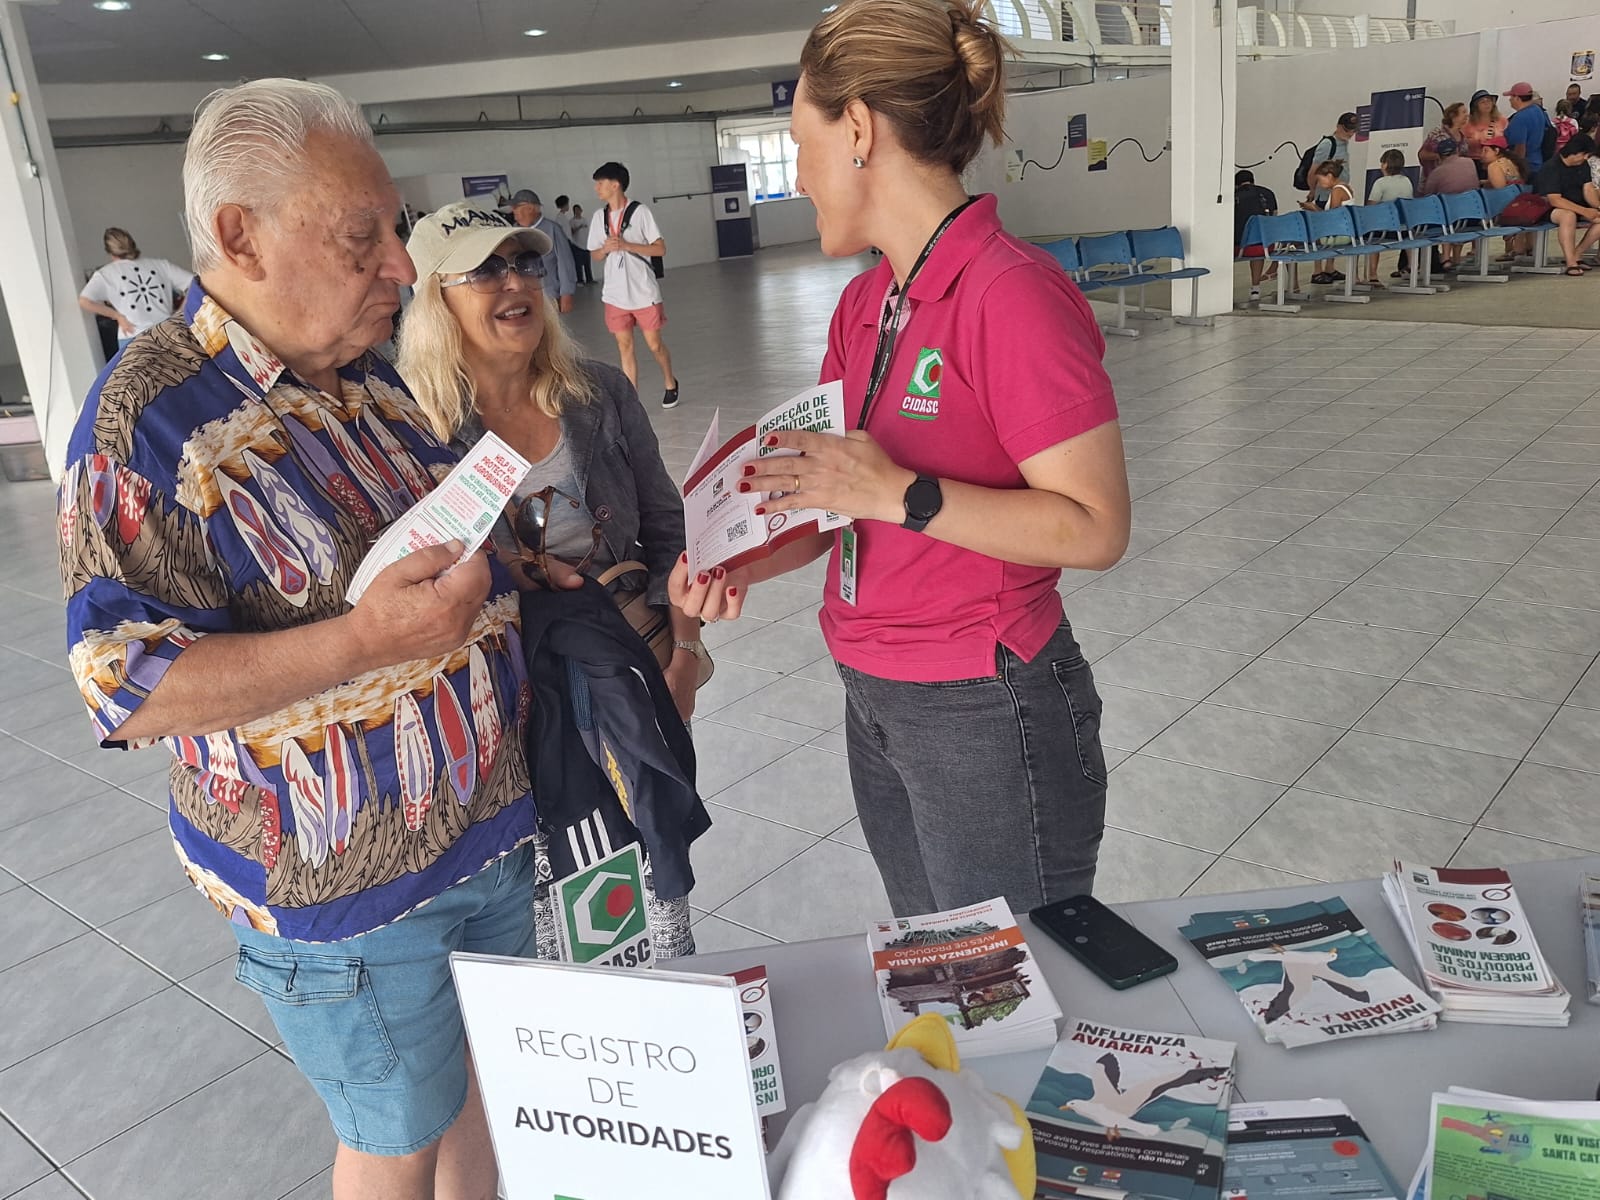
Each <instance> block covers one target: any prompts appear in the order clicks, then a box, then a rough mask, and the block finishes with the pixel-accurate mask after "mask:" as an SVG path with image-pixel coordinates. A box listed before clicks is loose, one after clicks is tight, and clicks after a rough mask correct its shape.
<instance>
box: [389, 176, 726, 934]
mask: <svg viewBox="0 0 1600 1200" xmlns="http://www.w3.org/2000/svg"><path fill="white" fill-rule="evenodd" d="M550 248H551V242H550V239H549V237H548V235H546V234H545V233H544V232H543V231H542V230H540V229H535V228H525V227H519V226H517V225H514V224H512V223H510V222H509V221H508V220H507V219H506V218H505V217H503V216H502V215H501V214H499V213H496V212H490V211H486V210H482V209H475V208H473V207H472V206H471V205H470V204H469V203H468V202H465V201H463V202H459V203H456V204H451V205H448V206H446V207H444V208H441V209H438V210H437V211H435V212H432V213H429V214H428V215H427V216H426V217H423V218H421V219H420V220H419V221H418V222H417V225H416V228H415V229H414V230H413V231H412V234H411V240H410V241H409V242H408V243H407V245H406V249H407V250H408V251H409V252H410V255H411V260H412V262H413V264H414V265H415V266H416V268H417V284H416V298H415V299H414V300H413V301H412V302H411V307H410V308H409V309H407V310H406V319H405V323H404V326H403V327H402V329H401V331H400V355H399V360H398V362H397V364H396V365H397V367H398V368H399V371H400V374H401V376H402V377H403V378H404V379H405V381H406V383H407V384H408V385H409V386H410V388H411V392H412V394H413V395H414V396H415V397H416V398H417V403H418V404H419V405H420V406H421V408H422V411H423V412H424V413H425V414H427V417H428V420H429V422H430V423H431V424H432V425H433V428H434V430H435V432H437V433H438V435H439V436H440V437H441V438H444V439H447V440H449V441H451V442H453V443H455V444H456V445H457V447H458V448H464V447H466V446H469V445H471V444H472V443H473V442H476V441H477V440H478V439H479V438H481V437H482V436H483V434H484V433H485V432H490V433H493V434H495V435H496V436H498V437H499V438H501V439H502V440H503V441H505V442H506V443H507V444H508V445H510V446H511V447H512V449H514V450H516V451H517V453H519V454H521V455H522V456H523V457H524V458H526V459H527V460H528V461H529V462H530V463H532V464H533V470H532V471H531V472H530V473H529V475H528V478H527V479H526V480H525V481H524V482H523V484H522V486H521V487H520V488H519V489H518V490H517V493H516V495H515V497H514V499H513V503H514V505H515V514H516V515H515V519H514V521H513V525H514V528H515V529H516V533H517V536H518V538H519V539H520V540H521V542H522V543H523V545H522V547H521V548H522V549H523V550H524V551H526V552H532V553H535V554H537V555H538V556H539V558H540V559H541V560H543V561H549V560H554V563H555V564H556V566H555V569H554V572H553V573H552V574H551V575H550V577H551V578H557V579H559V577H560V576H561V575H564V574H565V570H564V569H563V567H571V568H575V569H577V570H579V571H581V572H583V573H584V574H588V575H591V576H593V575H599V574H600V573H601V572H603V571H604V570H605V569H606V568H607V567H610V566H613V565H614V564H616V563H619V562H624V561H627V560H630V559H634V560H638V561H640V562H643V563H644V564H645V565H646V566H647V567H648V569H649V570H648V581H647V583H646V588H645V592H646V595H647V597H648V599H649V602H650V603H651V604H653V605H655V606H657V607H660V608H662V609H663V610H666V611H668V615H669V617H670V620H671V623H672V634H673V642H674V648H673V655H672V660H671V662H670V664H669V665H668V666H667V668H666V669H665V671H664V672H663V673H664V674H665V676H666V681H667V686H668V688H670V689H671V691H672V696H673V699H674V701H676V703H677V707H678V712H679V715H680V716H682V717H683V719H684V720H685V721H687V720H689V718H690V717H691V716H693V714H694V702H695V686H696V684H697V682H698V680H699V673H700V659H701V658H702V657H703V656H704V655H705V647H704V646H703V645H702V643H701V641H700V623H699V621H697V620H695V619H694V618H693V617H690V616H687V615H685V614H684V613H682V612H679V611H678V610H677V609H675V608H669V605H668V600H667V577H668V576H669V575H670V573H671V571H672V568H673V565H674V564H675V563H676V562H677V561H678V558H679V556H680V555H682V554H683V551H684V532H683V499H682V497H681V495H680V494H679V492H678V489H677V486H676V485H675V484H674V483H673V482H672V478H671V476H670V475H669V474H668V473H667V468H666V466H665V464H664V463H663V462H662V461H661V451H660V448H659V446H658V445H657V442H656V435H655V431H654V430H653V429H652V428H651V426H650V419H649V417H647V416H646V415H645V411H644V408H643V406H642V405H641V404H640V403H639V396H638V393H637V392H636V391H635V390H634V387H633V385H632V384H631V383H629V382H628V379H627V376H625V375H624V374H623V373H622V372H621V371H620V370H618V369H617V368H616V367H613V366H610V365H608V364H606V363H601V362H596V361H594V360H592V359H585V358H581V357H580V356H579V352H578V348H577V347H576V346H575V345H574V344H573V342H572V340H571V338H570V337H568V335H567V331H566V329H565V327H564V326H563V325H562V323H561V318H560V315H559V314H558V313H557V311H556V306H555V303H554V302H553V300H552V298H551V297H550V296H548V295H547V294H546V292H545V287H544V285H545V282H546V279H547V276H546V274H545V270H546V268H545V261H546V260H545V256H546V255H548V254H549V252H550ZM549 282H550V283H551V284H552V286H553V285H554V282H555V281H554V280H550V281H549ZM530 541H536V542H538V543H539V544H538V545H533V544H529V543H530ZM537 575H538V573H537V569H536V570H535V580H536V581H539V580H538V577H537ZM620 582H637V579H635V578H633V577H629V578H628V579H625V580H624V581H620ZM647 883H648V880H647ZM650 908H651V931H652V940H653V941H654V943H655V945H656V953H657V954H658V955H660V956H662V957H676V956H681V955H683V954H686V953H693V948H694V941H693V937H692V935H691V934H690V933H689V906H688V901H687V900H686V899H678V900H673V901H659V900H653V902H652V904H651V906H650Z"/></svg>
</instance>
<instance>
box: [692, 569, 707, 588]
mask: <svg viewBox="0 0 1600 1200" xmlns="http://www.w3.org/2000/svg"><path fill="white" fill-rule="evenodd" d="M695 582H696V583H698V584H699V585H700V586H701V587H704V586H705V585H706V584H708V583H710V582H711V576H709V575H707V574H706V573H705V572H704V571H701V572H700V574H699V575H697V576H695Z"/></svg>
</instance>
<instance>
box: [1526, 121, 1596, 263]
mask: <svg viewBox="0 0 1600 1200" xmlns="http://www.w3.org/2000/svg"><path fill="white" fill-rule="evenodd" d="M1594 149H1595V145H1594V139H1593V138H1591V137H1590V136H1589V135H1588V134H1586V133H1580V134H1577V135H1576V136H1574V137H1573V139H1572V140H1571V141H1570V142H1568V143H1567V144H1566V145H1565V146H1563V147H1562V150H1561V153H1560V154H1557V155H1556V156H1555V157H1554V158H1552V159H1551V160H1550V161H1549V162H1547V163H1545V165H1544V166H1542V167H1540V168H1539V171H1538V173H1537V174H1536V175H1535V176H1534V177H1533V190H1534V191H1535V192H1536V193H1537V194H1539V195H1541V196H1543V197H1544V198H1545V199H1547V200H1548V201H1550V219H1551V220H1552V221H1554V222H1555V226H1556V240H1557V241H1558V242H1560V243H1561V253H1562V254H1563V255H1564V256H1565V257H1566V261H1567V274H1568V275H1574V276H1576V275H1582V274H1583V273H1584V272H1585V271H1586V270H1588V269H1589V268H1588V267H1586V266H1584V265H1582V264H1581V263H1580V262H1579V261H1578V260H1579V259H1580V258H1582V257H1583V254H1584V251H1586V250H1588V249H1589V247H1590V246H1592V245H1594V244H1595V242H1597V241H1600V189H1597V188H1596V187H1595V185H1594V183H1593V182H1592V181H1591V180H1590V178H1589V165H1588V164H1589V156H1590V155H1591V154H1593V153H1594ZM1579 221H1585V222H1587V223H1588V228H1587V229H1586V230H1585V231H1584V235H1583V240H1582V241H1581V242H1580V241H1579V240H1578V222H1579Z"/></svg>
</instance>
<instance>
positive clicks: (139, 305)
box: [78, 225, 194, 350]
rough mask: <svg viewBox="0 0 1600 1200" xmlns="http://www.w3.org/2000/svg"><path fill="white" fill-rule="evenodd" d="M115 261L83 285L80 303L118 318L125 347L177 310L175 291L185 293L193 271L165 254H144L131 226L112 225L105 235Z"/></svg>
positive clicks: (119, 337)
mask: <svg viewBox="0 0 1600 1200" xmlns="http://www.w3.org/2000/svg"><path fill="white" fill-rule="evenodd" d="M103 241H104V244H105V248H106V253H107V254H109V255H110V256H111V261H110V262H108V263H106V265H105V266H103V267H101V268H100V269H99V270H98V271H96V272H95V273H94V274H93V275H91V276H90V277H89V282H88V283H86V284H84V286H83V291H81V292H80V293H78V307H79V308H81V309H83V310H84V311H85V312H92V313H94V314H95V315H96V316H101V317H105V318H107V319H108V320H112V321H115V322H116V323H117V349H118V350H121V349H122V348H123V347H124V346H126V345H127V344H128V343H129V342H130V341H132V340H133V339H134V338H135V337H137V336H138V335H139V334H141V333H143V332H144V331H145V330H146V329H149V328H150V327H151V326H152V325H159V324H160V323H161V322H162V321H165V320H166V319H167V318H168V317H170V316H171V315H172V312H173V293H177V294H178V295H180V296H181V295H183V293H185V292H187V291H188V290H189V284H190V283H192V282H193V281H194V275H193V274H192V273H190V272H188V271H185V270H184V269H183V268H182V267H180V266H178V265H176V264H175V263H170V262H168V261H167V260H166V259H164V258H145V257H143V256H142V255H141V254H140V253H139V244H138V243H137V242H135V241H134V240H133V236H132V235H131V234H130V233H129V232H128V231H127V230H126V229H118V228H117V227H116V226H114V225H113V226H112V227H111V228H110V229H107V230H106V232H105V237H104V239H103Z"/></svg>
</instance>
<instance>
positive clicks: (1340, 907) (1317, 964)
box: [1181, 896, 1439, 1048]
mask: <svg viewBox="0 0 1600 1200" xmlns="http://www.w3.org/2000/svg"><path fill="white" fill-rule="evenodd" d="M1181 932H1182V934H1183V936H1184V937H1186V938H1188V939H1189V942H1190V944H1191V945H1193V946H1194V948H1195V949H1196V950H1198V951H1200V953H1201V954H1202V955H1204V956H1205V959H1206V961H1207V962H1209V963H1210V964H1211V965H1212V966H1213V967H1215V968H1216V970H1217V973H1218V974H1219V975H1221V976H1222V978H1223V979H1224V980H1225V981H1226V982H1227V983H1228V984H1229V986H1231V987H1232V988H1233V990H1234V991H1235V992H1236V993H1237V994H1238V996H1239V1003H1240V1004H1242V1005H1244V1009H1245V1011H1246V1012H1248V1013H1249V1014H1250V1015H1251V1017H1253V1018H1254V1019H1255V1023H1256V1029H1257V1030H1259V1031H1260V1033H1261V1036H1262V1037H1264V1038H1265V1039H1266V1040H1267V1041H1269V1042H1277V1043H1279V1044H1281V1045H1284V1046H1288V1047H1291V1048H1292V1047H1295V1046H1311V1045H1316V1044H1318V1043H1321V1042H1331V1041H1335V1040H1337V1039H1339V1038H1348V1037H1369V1036H1372V1035H1374V1034H1381V1033H1408V1032H1411V1031H1412V1030H1418V1029H1432V1028H1433V1027H1434V1026H1435V1025H1436V1024H1437V1022H1438V1017H1437V1015H1436V1014H1437V1013H1438V1011H1439V1005H1438V1004H1437V1003H1435V1002H1434V1000H1433V998H1432V997H1431V996H1429V995H1428V994H1427V992H1425V991H1423V990H1422V988H1420V987H1418V986H1417V985H1416V984H1415V983H1413V982H1411V980H1409V979H1407V978H1406V977H1405V976H1404V975H1403V974H1401V973H1400V971H1399V969H1398V968H1396V967H1395V965H1394V964H1393V963H1392V962H1390V961H1389V956H1388V955H1386V954H1385V953H1384V952H1383V948H1382V947H1381V946H1379V945H1378V943H1377V941H1376V939H1374V938H1373V936H1372V935H1371V934H1370V933H1368V932H1367V930H1366V928H1365V927H1364V926H1363V925H1362V923H1361V920H1360V918H1359V917H1357V916H1356V915H1355V914H1354V913H1353V912H1351V911H1350V908H1349V906H1348V905H1346V904H1345V902H1344V900H1343V899H1341V898H1340V897H1337V896H1335V897H1333V898H1332V899H1329V900H1321V901H1312V902H1311V903H1308V904H1295V905H1291V906H1290V907H1288V908H1264V909H1241V910H1226V909H1225V910H1222V911H1220V912H1204V913H1196V914H1195V915H1194V916H1192V917H1190V918H1189V924H1187V925H1185V926H1184V927H1183V929H1182V930H1181Z"/></svg>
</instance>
